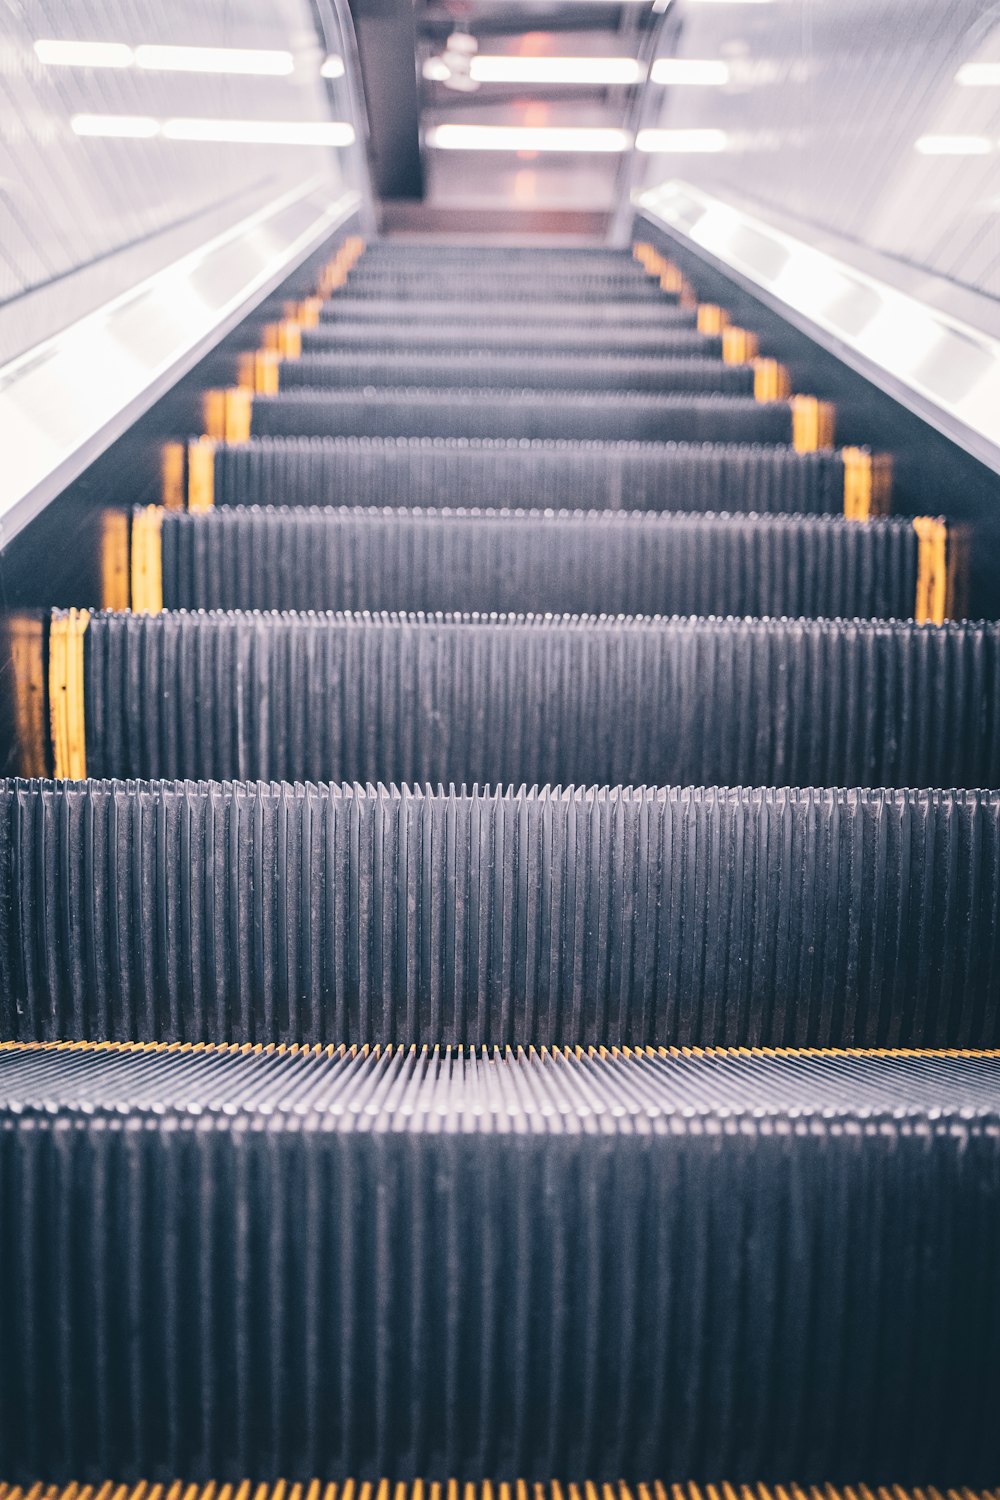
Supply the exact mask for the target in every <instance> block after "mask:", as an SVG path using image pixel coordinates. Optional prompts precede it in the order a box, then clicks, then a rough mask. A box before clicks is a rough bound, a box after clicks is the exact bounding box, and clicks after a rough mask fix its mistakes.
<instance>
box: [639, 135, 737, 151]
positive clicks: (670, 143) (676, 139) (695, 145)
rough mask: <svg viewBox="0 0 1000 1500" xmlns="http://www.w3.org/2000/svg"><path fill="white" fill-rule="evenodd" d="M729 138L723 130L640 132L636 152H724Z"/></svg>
mask: <svg viewBox="0 0 1000 1500" xmlns="http://www.w3.org/2000/svg"><path fill="white" fill-rule="evenodd" d="M728 148H729V137H728V136H727V135H726V132H725V131H724V130H640V131H639V134H638V135H637V136H636V138H635V149H636V150H637V151H648V152H658V153H664V154H665V153H673V152H687V151H691V152H707V151H726V150H728Z"/></svg>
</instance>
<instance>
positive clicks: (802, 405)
mask: <svg viewBox="0 0 1000 1500" xmlns="http://www.w3.org/2000/svg"><path fill="white" fill-rule="evenodd" d="M790 404H791V408H792V446H793V447H794V449H795V451H796V452H797V453H815V452H817V450H818V449H820V448H832V447H833V437H834V430H835V427H836V416H837V413H836V407H835V406H834V405H833V402H832V401H820V400H819V398H818V397H816V396H792V398H791V402H790Z"/></svg>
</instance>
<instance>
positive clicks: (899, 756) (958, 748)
mask: <svg viewBox="0 0 1000 1500" xmlns="http://www.w3.org/2000/svg"><path fill="white" fill-rule="evenodd" d="M75 618H76V620H77V621H79V620H80V616H76V617H75ZM73 621H74V617H72V616H63V615H61V614H60V613H59V612H56V614H55V615H54V616H53V622H54V623H53V627H52V629H53V631H54V632H56V631H62V630H64V629H65V630H67V631H69V632H70V634H71V635H72V631H73V629H74V628H76V627H74V623H73ZM73 641H74V642H75V643H76V644H75V647H74V649H78V650H79V651H80V653H81V654H82V656H83V661H82V663H81V671H80V673H79V679H77V675H76V674H75V672H74V673H73V674H72V681H73V682H74V683H75V682H76V681H77V680H79V681H80V683H81V684H82V691H83V710H84V714H85V724H86V765H87V769H88V771H89V773H90V774H91V775H93V776H169V777H183V776H208V777H215V778H221V777H228V776H237V777H263V778H265V779H266V778H271V777H273V778H278V779H281V780H288V781H291V780H309V779H312V780H327V779H332V780H350V781H354V780H357V781H362V782H366V781H379V780H381V781H386V782H388V781H406V782H408V783H416V782H419V783H424V782H432V783H436V782H439V781H441V782H444V783H446V784H447V783H448V782H450V781H454V782H456V783H460V782H466V783H468V784H470V785H471V784H472V783H473V782H477V783H479V784H484V783H487V782H488V783H491V784H494V785H497V784H503V785H507V784H513V785H515V786H516V785H520V784H521V783H526V784H527V785H531V784H534V783H537V784H539V785H544V784H546V783H557V782H558V783H562V784H564V785H565V784H567V783H569V782H574V783H576V784H577V785H589V784H592V783H597V784H601V785H604V784H606V785H609V786H614V785H619V784H620V785H629V784H639V783H647V784H659V785H664V784H667V783H670V784H673V785H681V784H696V783H697V784H705V785H711V784H726V783H729V784H735V783H741V784H743V785H749V786H762V785H800V786H982V787H990V786H1000V722H998V715H1000V624H997V623H983V624H974V623H963V624H948V625H944V626H941V627H935V626H924V625H916V624H913V623H912V622H897V621H889V622H885V621H883V622H878V621H830V620H818V621H817V620H791V621H790V620H719V619H711V618H709V619H706V618H690V617H689V618H678V619H669V620H668V619H631V620H623V619H611V618H604V619H598V618H584V617H579V616H554V617H542V616H534V617H531V616H506V617H504V616H501V617H499V618H496V619H491V620H488V621H487V620H486V619H483V618H476V617H475V616H457V615H456V616H444V615H442V616H437V617H427V618H424V617H421V616H413V615H388V614H385V615H368V614H254V613H243V614H240V613H235V612H233V613H228V614H227V613H222V612H218V613H211V614H186V613H184V612H182V611H178V612H176V613H163V614H157V615H130V614H128V613H121V614H116V613H110V612H109V613H95V614H94V615H93V616H91V617H90V619H89V626H88V627H86V628H85V630H84V633H83V635H82V636H74V637H73ZM58 706H59V705H57V707H58ZM62 774H65V773H62Z"/></svg>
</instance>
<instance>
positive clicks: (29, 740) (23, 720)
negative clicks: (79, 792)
mask: <svg viewBox="0 0 1000 1500" xmlns="http://www.w3.org/2000/svg"><path fill="white" fill-rule="evenodd" d="M5 632H6V637H7V650H8V653H9V655H10V660H11V670H12V672H13V684H14V704H13V708H14V738H15V740H16V741H17V767H18V772H19V774H20V775H21V776H45V775H46V773H47V770H48V766H47V754H48V743H49V737H48V735H47V734H46V730H45V628H44V625H43V623H42V618H41V616H40V615H31V614H16V615H10V616H8V618H7V620H6V623H5Z"/></svg>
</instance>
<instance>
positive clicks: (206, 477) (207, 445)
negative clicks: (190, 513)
mask: <svg viewBox="0 0 1000 1500" xmlns="http://www.w3.org/2000/svg"><path fill="white" fill-rule="evenodd" d="M215 449H216V442H215V439H214V438H210V437H202V438H196V439H195V440H194V441H193V442H191V443H189V444H188V455H187V467H188V496H187V500H188V510H195V511H202V510H211V509H212V507H213V506H214V504H215Z"/></svg>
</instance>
